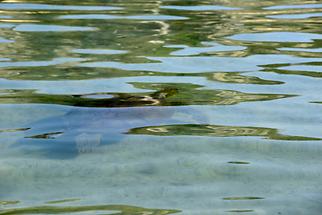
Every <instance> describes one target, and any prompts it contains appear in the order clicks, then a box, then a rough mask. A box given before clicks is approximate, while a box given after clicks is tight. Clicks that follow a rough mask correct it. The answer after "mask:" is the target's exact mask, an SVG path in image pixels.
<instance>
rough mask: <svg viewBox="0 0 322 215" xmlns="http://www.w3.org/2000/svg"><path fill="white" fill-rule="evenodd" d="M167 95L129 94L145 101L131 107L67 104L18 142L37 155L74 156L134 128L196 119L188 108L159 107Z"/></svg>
mask: <svg viewBox="0 0 322 215" xmlns="http://www.w3.org/2000/svg"><path fill="white" fill-rule="evenodd" d="M167 96H168V95H167V94H166V93H165V92H162V93H160V94H158V95H153V96H152V97H150V98H149V97H142V96H138V97H137V98H135V97H131V104H133V101H134V100H138V101H139V100H141V101H143V102H144V105H142V106H140V105H137V106H134V107H132V106H130V107H109V108H95V107H69V109H70V110H69V111H68V112H67V113H66V114H64V115H63V116H59V117H51V118H47V119H43V120H41V121H38V122H36V123H34V124H33V125H31V126H30V128H31V129H29V130H28V131H26V132H25V133H26V136H25V138H23V139H21V140H19V141H18V145H19V146H20V147H22V146H24V147H23V149H24V150H28V152H35V151H36V152H37V153H38V152H39V151H38V150H40V154H42V155H45V156H46V157H50V158H59V159H62V158H73V157H75V156H77V155H79V154H80V153H89V152H93V151H95V150H99V148H100V147H99V146H100V145H103V144H105V145H106V144H115V143H118V142H120V141H121V140H122V139H123V138H124V137H125V136H126V133H127V132H128V131H130V130H131V129H134V128H140V127H146V126H156V125H163V124H165V125H167V124H179V123H180V124H182V123H196V122H197V121H198V120H196V119H193V118H192V117H191V116H192V114H191V112H189V109H190V110H191V108H178V107H175V106H174V107H165V106H159V105H158V103H159V102H161V100H162V99H164V98H166V97H167ZM147 100H151V104H150V105H148V106H146V105H145V104H146V102H147ZM122 103H124V102H122ZM193 115H195V114H193ZM201 116H202V114H199V116H198V117H199V118H201Z"/></svg>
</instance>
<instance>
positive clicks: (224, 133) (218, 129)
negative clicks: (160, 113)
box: [129, 124, 322, 141]
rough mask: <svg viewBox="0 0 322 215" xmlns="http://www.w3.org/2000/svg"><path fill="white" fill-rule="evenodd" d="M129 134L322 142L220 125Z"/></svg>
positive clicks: (161, 128) (136, 130) (147, 129)
mask: <svg viewBox="0 0 322 215" xmlns="http://www.w3.org/2000/svg"><path fill="white" fill-rule="evenodd" d="M129 134H146V135H160V136H173V135H192V136H216V137H234V136H261V137H266V138H268V139H272V140H294V141H306V140H322V139H319V138H310V137H300V136H287V135H282V134H280V133H279V132H278V131H277V130H276V129H271V128H256V127H237V126H221V125H200V124H199V125H193V124H186V125H163V126H151V127H143V128H134V129H131V131H129Z"/></svg>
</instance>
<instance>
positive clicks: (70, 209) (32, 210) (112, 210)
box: [0, 205, 179, 215]
mask: <svg viewBox="0 0 322 215" xmlns="http://www.w3.org/2000/svg"><path fill="white" fill-rule="evenodd" d="M92 211H94V212H97V211H100V212H102V213H108V214H111V215H113V214H114V215H120V214H123V215H132V214H138V215H145V214H154V215H166V214H175V213H178V212H179V211H176V210H158V209H147V208H139V207H133V206H126V205H94V206H66V207H54V206H38V207H29V208H16V209H7V210H2V211H1V212H0V214H62V213H65V214H66V213H68V214H72V213H80V212H87V213H89V212H92Z"/></svg>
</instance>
